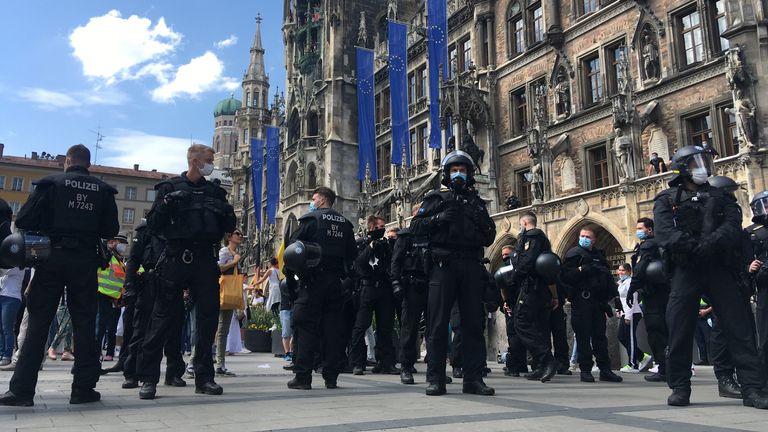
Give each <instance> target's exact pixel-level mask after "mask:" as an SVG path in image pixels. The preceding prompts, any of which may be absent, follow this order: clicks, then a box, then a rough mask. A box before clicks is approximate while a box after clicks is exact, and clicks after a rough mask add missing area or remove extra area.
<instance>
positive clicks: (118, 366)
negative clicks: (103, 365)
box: [101, 361, 123, 375]
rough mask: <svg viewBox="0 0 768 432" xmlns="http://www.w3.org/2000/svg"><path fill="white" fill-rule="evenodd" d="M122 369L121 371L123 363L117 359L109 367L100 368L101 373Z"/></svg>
mask: <svg viewBox="0 0 768 432" xmlns="http://www.w3.org/2000/svg"><path fill="white" fill-rule="evenodd" d="M122 371H123V364H122V363H121V362H120V361H118V362H117V363H115V365H114V366H112V367H111V368H107V369H102V370H101V375H106V374H109V373H113V372H122Z"/></svg>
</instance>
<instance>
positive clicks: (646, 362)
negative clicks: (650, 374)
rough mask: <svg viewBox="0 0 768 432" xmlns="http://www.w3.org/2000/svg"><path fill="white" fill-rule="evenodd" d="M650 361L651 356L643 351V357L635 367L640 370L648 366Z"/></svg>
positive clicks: (651, 359)
mask: <svg viewBox="0 0 768 432" xmlns="http://www.w3.org/2000/svg"><path fill="white" fill-rule="evenodd" d="M652 361H653V357H652V356H649V355H648V354H645V353H644V355H643V359H642V360H640V365H638V367H637V369H638V370H641V371H642V370H645V369H646V368H647V367H648V366H650V364H651V362H652Z"/></svg>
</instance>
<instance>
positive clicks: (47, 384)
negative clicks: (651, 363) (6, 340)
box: [0, 354, 768, 432]
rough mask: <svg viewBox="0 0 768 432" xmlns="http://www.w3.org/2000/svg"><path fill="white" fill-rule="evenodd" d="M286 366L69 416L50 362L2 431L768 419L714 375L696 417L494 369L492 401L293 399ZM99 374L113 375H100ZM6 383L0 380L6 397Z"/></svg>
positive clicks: (398, 388)
mask: <svg viewBox="0 0 768 432" xmlns="http://www.w3.org/2000/svg"><path fill="white" fill-rule="evenodd" d="M283 364H284V362H283V361H282V359H276V358H274V357H273V356H272V355H269V354H238V355H236V356H231V357H228V358H227V366H228V368H229V369H230V370H231V371H233V372H235V373H237V377H231V378H219V379H217V381H218V382H219V384H221V385H222V386H223V387H224V395H222V396H204V395H196V394H194V388H193V387H192V386H191V384H192V383H191V382H190V385H189V386H188V387H186V388H171V387H165V386H159V387H158V397H157V399H155V400H152V401H142V400H139V398H138V390H123V389H121V388H120V384H121V382H122V376H120V375H116V374H111V375H108V376H105V377H102V379H101V381H100V382H99V385H98V387H97V389H98V390H99V391H101V393H102V400H101V402H98V403H95V404H87V405H69V403H68V399H69V386H70V383H71V375H70V374H69V373H68V372H69V368H70V367H71V365H72V364H71V363H67V362H61V361H54V362H51V361H47V362H46V363H45V368H44V370H43V371H42V372H40V381H39V383H38V393H37V396H36V397H35V406H34V407H33V408H14V407H0V431H25V432H27V431H51V432H53V431H55V432H67V431H70V430H71V431H78V432H80V431H115V432H117V431H133V430H153V429H160V430H179V431H191V432H201V431H219V432H225V431H233V432H234V431H236V432H244V431H265V430H279V431H291V432H295V431H315V432H343V431H424V432H431V431H435V432H437V431H440V432H443V431H461V432H468V431H484V432H491V431H505V432H507V431H547V432H551V431H573V432H577V431H590V432H602V431H616V430H621V431H622V432H633V431H643V430H653V431H676V432H677V431H683V432H684V431H691V432H693V431H734V430H745V431H766V430H768V426H766V425H768V412H766V411H760V410H756V409H753V408H746V407H743V406H742V405H741V401H740V400H733V399H723V398H719V397H718V396H717V383H716V381H715V378H714V375H713V373H712V369H711V368H697V376H696V377H695V378H694V380H695V382H694V388H693V397H692V402H693V405H691V406H690V407H687V408H675V409H671V408H669V407H667V405H666V403H665V401H666V397H667V394H668V390H667V388H666V386H665V385H663V384H650V383H646V382H645V381H644V380H643V378H642V375H623V376H624V379H625V382H624V383H621V384H612V383H601V382H599V381H598V382H597V383H594V384H585V383H581V382H579V379H578V376H577V375H573V376H560V375H559V376H557V377H555V379H554V380H553V381H552V382H549V383H546V384H542V383H539V382H531V381H527V380H525V379H522V378H508V377H504V376H503V375H502V373H501V365H496V364H493V365H491V367H492V368H493V373H492V374H491V375H490V376H489V378H487V380H486V381H487V382H488V384H489V385H492V386H494V387H496V393H497V396H495V397H483V396H474V395H463V394H461V385H460V384H450V385H449V386H448V392H449V394H448V395H446V396H442V397H427V396H425V395H424V384H423V381H424V368H425V366H424V365H423V364H417V369H419V372H420V373H419V374H417V375H416V379H417V384H416V385H413V386H404V385H402V384H400V382H399V377H397V376H393V375H389V376H385V375H370V374H367V375H364V376H352V375H342V376H341V377H340V379H339V386H340V388H339V389H336V390H327V389H325V387H324V385H323V381H322V378H321V377H319V376H315V382H314V385H315V389H313V390H311V391H300V390H288V389H287V388H286V386H285V383H286V382H287V381H288V380H289V379H290V376H291V375H290V374H289V373H287V372H286V371H284V370H283V369H282V365H283ZM105 365H106V366H109V365H111V363H105ZM9 379H10V372H0V387H1V388H2V389H3V390H5V389H7V387H8V381H9Z"/></svg>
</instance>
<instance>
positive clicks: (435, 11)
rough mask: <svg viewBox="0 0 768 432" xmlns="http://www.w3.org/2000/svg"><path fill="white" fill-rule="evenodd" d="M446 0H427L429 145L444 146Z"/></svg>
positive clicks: (446, 38) (446, 53) (446, 54)
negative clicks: (442, 80) (442, 103)
mask: <svg viewBox="0 0 768 432" xmlns="http://www.w3.org/2000/svg"><path fill="white" fill-rule="evenodd" d="M445 6H446V1H445V0H427V27H428V29H427V30H428V32H427V34H428V36H427V37H428V38H429V41H428V42H429V43H428V44H427V55H428V56H429V123H430V125H429V126H430V128H429V147H430V148H433V149H439V148H440V147H441V146H442V139H441V133H440V76H439V70H440V65H443V76H444V77H447V76H448V18H447V15H446V11H445Z"/></svg>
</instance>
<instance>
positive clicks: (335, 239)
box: [285, 187, 357, 390]
mask: <svg viewBox="0 0 768 432" xmlns="http://www.w3.org/2000/svg"><path fill="white" fill-rule="evenodd" d="M335 201H336V193H335V192H334V191H333V190H331V189H329V188H327V187H319V188H317V189H315V191H314V193H313V194H312V202H311V203H310V206H309V210H310V211H309V213H307V214H305V215H304V216H302V217H300V218H299V228H298V229H297V230H296V232H294V233H293V235H292V236H291V238H290V240H289V241H288V243H287V246H290V245H291V244H292V243H294V242H296V241H299V240H301V241H304V242H311V243H316V244H318V245H320V247H321V249H322V258H321V260H320V263H319V265H318V266H317V267H315V268H312V269H308V270H307V271H305V272H304V273H302V274H299V275H298V276H299V279H300V282H301V283H300V284H299V285H300V286H297V281H296V279H295V277H294V275H295V271H296V270H294V269H289V270H288V271H286V275H285V277H286V280H287V281H288V289H289V291H291V292H298V298H297V299H296V301H295V302H294V304H293V313H292V315H291V321H292V323H293V329H294V331H295V338H296V357H295V359H294V369H293V371H294V373H295V374H296V376H295V377H294V378H293V379H292V380H291V381H289V382H288V388H291V389H300V390H310V389H311V388H312V369H313V367H314V363H315V354H320V353H321V352H322V353H323V354H324V360H325V365H324V367H323V378H324V379H325V386H326V388H329V389H334V388H337V383H336V380H337V378H338V376H339V372H340V370H341V369H342V363H343V361H344V348H345V345H346V342H347V341H346V340H344V339H343V338H342V337H341V335H342V333H343V331H344V329H343V325H344V324H343V323H344V319H343V317H342V311H343V307H344V300H345V299H346V297H347V293H345V292H344V289H343V288H342V279H343V278H344V276H345V275H346V274H347V273H348V272H349V269H350V268H351V265H352V261H353V260H354V258H355V256H356V254H357V247H356V245H355V236H354V232H353V230H352V223H351V222H349V221H348V220H347V219H346V218H345V217H344V216H342V215H341V214H340V213H339V212H337V211H336V210H334V209H333V208H331V207H332V206H333V203H334V202H335ZM287 253H288V251H287V250H286V254H287ZM285 260H286V267H287V266H288V259H287V257H286V258H285Z"/></svg>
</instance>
